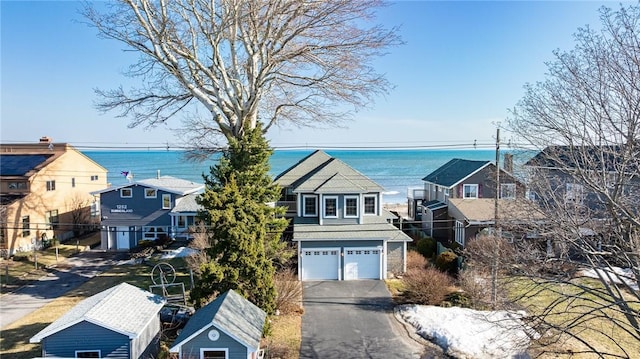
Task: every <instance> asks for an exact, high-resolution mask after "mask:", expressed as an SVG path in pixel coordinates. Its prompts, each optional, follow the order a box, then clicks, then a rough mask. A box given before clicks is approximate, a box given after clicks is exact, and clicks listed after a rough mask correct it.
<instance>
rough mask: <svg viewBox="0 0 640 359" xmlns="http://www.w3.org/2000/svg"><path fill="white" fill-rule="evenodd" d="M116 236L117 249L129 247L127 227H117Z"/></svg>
mask: <svg viewBox="0 0 640 359" xmlns="http://www.w3.org/2000/svg"><path fill="white" fill-rule="evenodd" d="M116 238H117V239H118V249H129V248H130V245H129V227H117V228H116Z"/></svg>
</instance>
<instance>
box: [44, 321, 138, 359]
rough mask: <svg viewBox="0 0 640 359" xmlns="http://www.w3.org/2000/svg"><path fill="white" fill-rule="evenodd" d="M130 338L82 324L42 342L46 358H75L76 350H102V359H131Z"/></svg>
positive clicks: (88, 324) (89, 324) (95, 326)
mask: <svg viewBox="0 0 640 359" xmlns="http://www.w3.org/2000/svg"><path fill="white" fill-rule="evenodd" d="M129 345H130V344H129V337H127V336H126V335H122V334H119V333H116V332H114V331H111V330H108V329H106V328H103V327H100V326H97V325H95V324H92V323H89V322H84V321H83V322H80V323H78V324H76V325H73V326H71V327H69V328H67V329H64V330H61V331H59V332H57V333H55V334H52V335H50V336H48V337H46V338H44V339H43V340H42V355H43V356H44V357H67V358H74V357H75V351H76V350H100V351H101V354H102V358H112V359H127V358H129Z"/></svg>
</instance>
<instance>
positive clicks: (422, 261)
mask: <svg viewBox="0 0 640 359" xmlns="http://www.w3.org/2000/svg"><path fill="white" fill-rule="evenodd" d="M427 264H428V262H427V259H426V258H425V257H424V256H423V255H422V254H420V253H418V252H416V251H413V250H409V251H408V252H407V272H408V271H409V270H411V269H425V268H427Z"/></svg>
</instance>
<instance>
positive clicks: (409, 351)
mask: <svg viewBox="0 0 640 359" xmlns="http://www.w3.org/2000/svg"><path fill="white" fill-rule="evenodd" d="M303 305H304V314H303V316H302V345H301V348H300V358H319V359H331V358H339V359H345V358H385V359H386V358H420V356H421V354H423V350H424V348H423V347H422V346H421V345H419V344H418V343H416V342H415V341H413V340H412V339H411V338H409V336H408V335H407V333H406V331H405V330H404V328H403V327H402V325H401V324H400V323H398V322H397V321H396V319H395V318H394V317H393V302H392V300H391V295H390V294H389V291H388V290H387V287H386V286H385V283H384V281H379V280H356V281H310V282H303Z"/></svg>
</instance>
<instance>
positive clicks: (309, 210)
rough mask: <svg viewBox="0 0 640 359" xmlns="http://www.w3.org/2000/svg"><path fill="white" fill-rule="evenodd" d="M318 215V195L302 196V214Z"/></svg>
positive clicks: (306, 215)
mask: <svg viewBox="0 0 640 359" xmlns="http://www.w3.org/2000/svg"><path fill="white" fill-rule="evenodd" d="M317 215H318V199H317V198H316V196H310V195H307V196H302V216H303V217H316V216H317Z"/></svg>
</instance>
